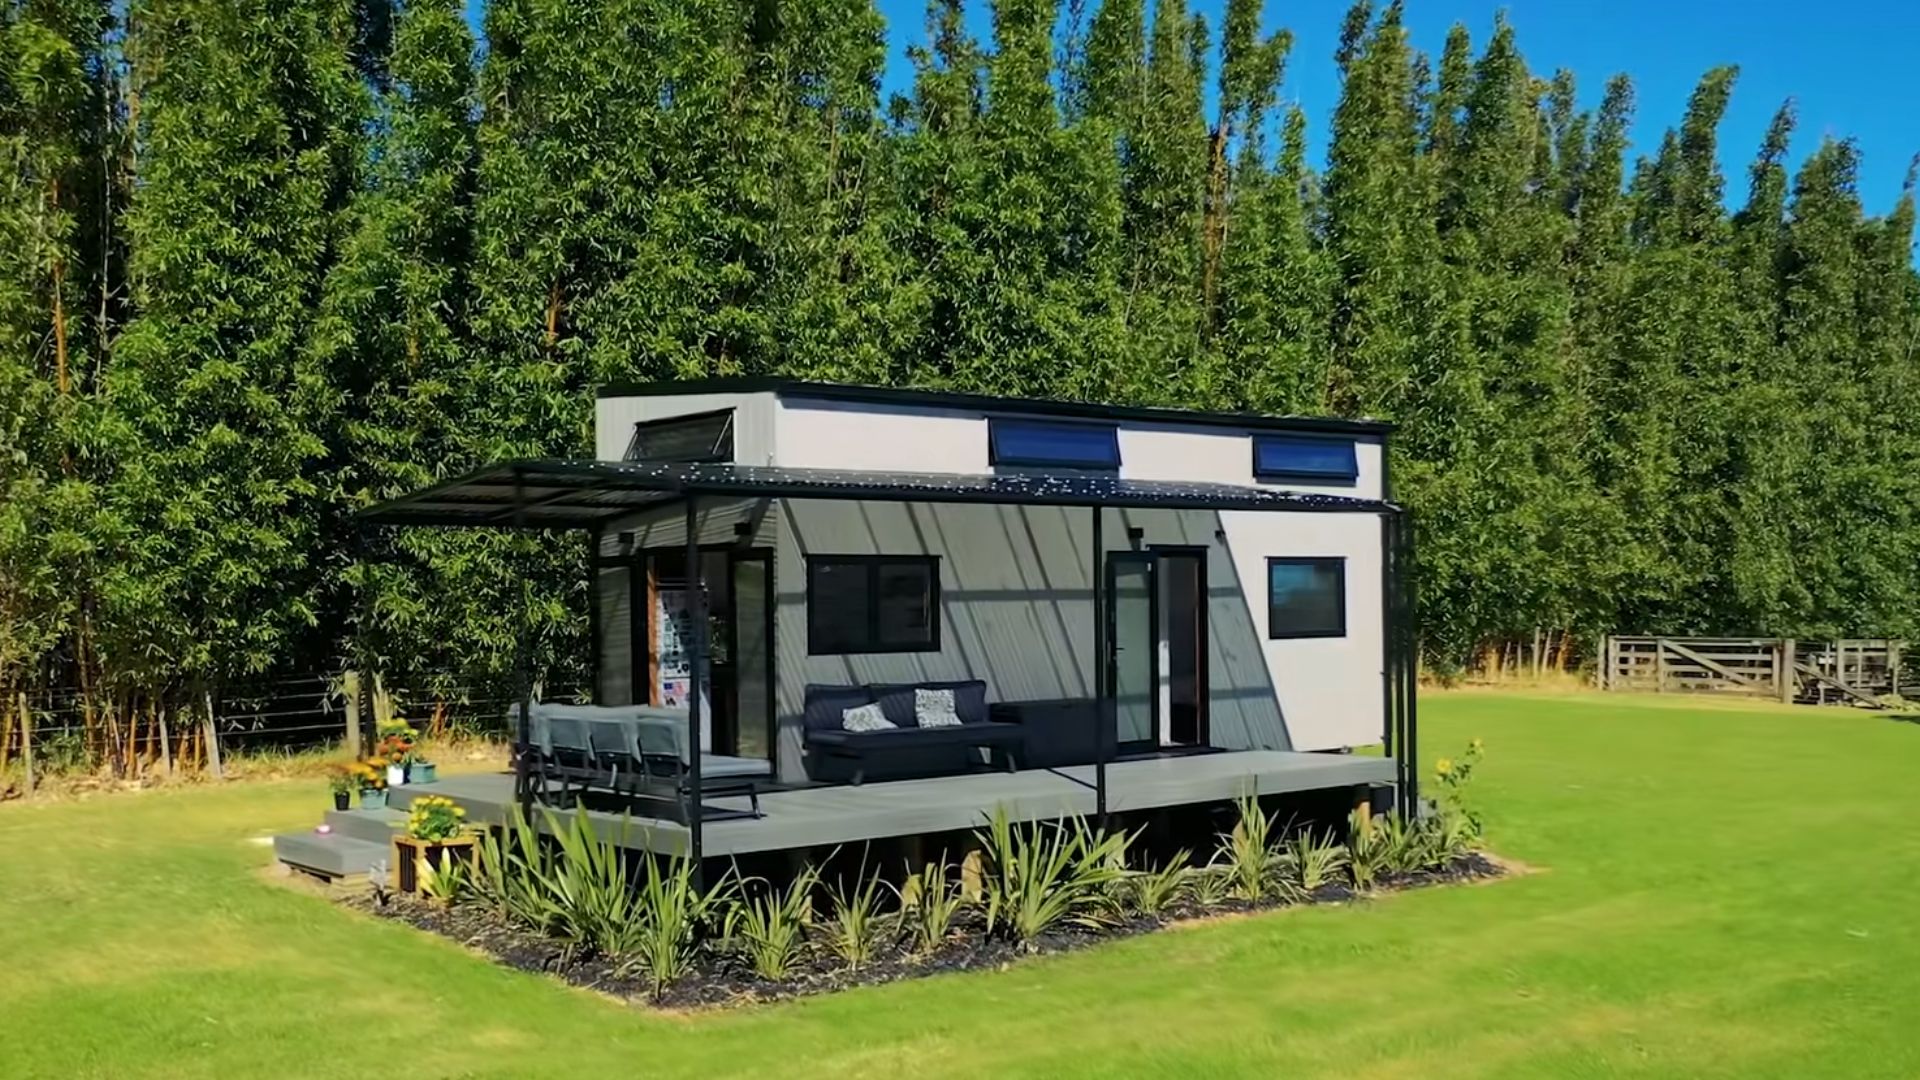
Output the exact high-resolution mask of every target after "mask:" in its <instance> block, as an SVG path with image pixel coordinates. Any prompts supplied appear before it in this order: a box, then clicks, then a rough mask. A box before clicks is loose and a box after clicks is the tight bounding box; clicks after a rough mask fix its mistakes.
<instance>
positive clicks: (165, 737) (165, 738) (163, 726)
mask: <svg viewBox="0 0 1920 1080" xmlns="http://www.w3.org/2000/svg"><path fill="white" fill-rule="evenodd" d="M160 758H161V760H162V761H164V762H165V763H166V769H167V775H168V776H172V775H173V742H172V740H171V739H170V738H169V733H168V731H167V709H166V706H164V705H162V706H161V707H160Z"/></svg>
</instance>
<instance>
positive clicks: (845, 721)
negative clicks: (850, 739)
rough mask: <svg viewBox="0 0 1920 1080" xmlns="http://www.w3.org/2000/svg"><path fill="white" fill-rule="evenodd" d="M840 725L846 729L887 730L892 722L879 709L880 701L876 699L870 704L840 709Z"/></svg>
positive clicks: (891, 725)
mask: <svg viewBox="0 0 1920 1080" xmlns="http://www.w3.org/2000/svg"><path fill="white" fill-rule="evenodd" d="M840 726H841V727H843V728H846V729H847V730H848V731H887V730H890V729H891V728H892V727H893V726H894V724H893V721H891V720H889V719H887V714H886V713H883V712H881V711H880V703H879V702H877V701H876V702H873V703H872V704H870V705H862V706H860V707H858V708H854V709H846V710H844V711H842V712H841V713H840Z"/></svg>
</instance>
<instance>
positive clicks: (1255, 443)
mask: <svg viewBox="0 0 1920 1080" xmlns="http://www.w3.org/2000/svg"><path fill="white" fill-rule="evenodd" d="M1274 443H1292V444H1295V445H1302V444H1305V445H1319V446H1345V447H1346V448H1347V452H1348V454H1349V455H1350V456H1351V458H1352V461H1353V468H1352V470H1351V471H1348V472H1340V473H1329V472H1314V471H1313V470H1311V469H1263V468H1261V467H1260V448H1261V447H1262V446H1267V445H1272V444H1274ZM1248 444H1249V449H1248V453H1249V454H1250V455H1251V457H1252V460H1253V478H1254V479H1255V480H1256V481H1259V482H1261V483H1296V484H1312V485H1315V486H1318V487H1357V486H1359V484H1360V442H1359V440H1358V439H1343V438H1336V437H1329V436H1326V435H1309V434H1305V433H1301V434H1294V433H1291V432H1262V433H1260V434H1256V435H1254V436H1253V437H1252V438H1250V439H1249V440H1248Z"/></svg>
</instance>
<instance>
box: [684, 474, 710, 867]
mask: <svg viewBox="0 0 1920 1080" xmlns="http://www.w3.org/2000/svg"><path fill="white" fill-rule="evenodd" d="M699 502H700V500H699V499H698V498H697V497H696V496H694V495H691V494H689V495H688V496H687V572H686V574H685V577H686V583H687V592H688V595H687V621H688V622H689V623H691V624H692V627H691V629H692V633H691V634H690V635H689V636H688V640H687V642H686V647H687V676H688V677H687V728H688V742H687V857H688V859H689V860H691V864H692V870H693V887H694V890H695V891H696V892H697V891H699V890H700V889H702V888H704V887H705V885H706V882H705V876H704V875H703V874H702V873H701V860H702V858H703V857H704V855H705V851H704V848H705V842H704V841H705V837H704V836H703V834H704V833H705V831H706V821H705V818H706V814H705V812H704V811H703V810H702V809H701V800H700V712H701V709H700V687H701V686H702V685H703V683H704V682H705V680H706V675H707V580H706V578H707V575H706V573H705V570H704V569H703V568H702V567H701V565H700V518H699V515H698V509H699Z"/></svg>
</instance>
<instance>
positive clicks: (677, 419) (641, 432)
mask: <svg viewBox="0 0 1920 1080" xmlns="http://www.w3.org/2000/svg"><path fill="white" fill-rule="evenodd" d="M733 414H734V410H732V409H711V410H708V411H707V412H697V413H686V414H685V415H682V416H662V417H660V418H659V419H657V420H642V421H640V422H639V423H636V424H634V425H633V434H632V435H630V436H628V437H627V452H626V454H625V455H623V457H622V460H624V461H633V462H671V463H675V464H715V465H731V464H733V462H734V458H735V451H734V429H735V423H734V415H733ZM715 420H718V421H720V427H719V428H718V430H717V432H716V434H715V436H714V439H713V447H712V449H710V450H708V451H707V452H706V453H704V454H697V455H691V456H689V455H684V454H678V455H674V456H672V457H641V456H639V454H640V444H641V440H642V439H644V438H645V437H646V436H647V435H649V434H657V433H659V432H661V431H664V430H668V429H671V428H684V427H691V426H693V425H695V424H705V423H710V422H712V421H715Z"/></svg>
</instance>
